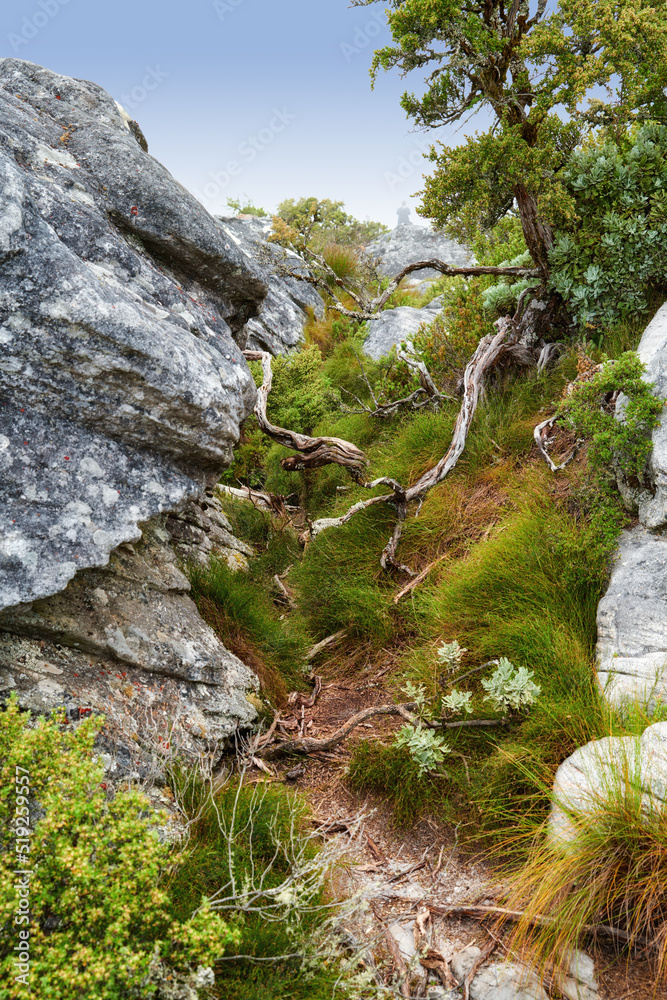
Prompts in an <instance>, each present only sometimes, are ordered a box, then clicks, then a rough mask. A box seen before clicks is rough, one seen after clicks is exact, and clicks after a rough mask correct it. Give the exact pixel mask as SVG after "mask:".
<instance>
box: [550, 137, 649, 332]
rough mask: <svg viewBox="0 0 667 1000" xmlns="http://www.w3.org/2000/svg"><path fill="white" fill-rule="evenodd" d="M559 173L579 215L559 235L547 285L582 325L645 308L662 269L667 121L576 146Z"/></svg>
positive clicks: (607, 320) (605, 321)
mask: <svg viewBox="0 0 667 1000" xmlns="http://www.w3.org/2000/svg"><path fill="white" fill-rule="evenodd" d="M562 177H563V180H564V182H565V184H566V186H567V188H568V190H569V192H570V193H571V194H572V196H573V197H574V199H575V204H576V210H577V213H578V216H579V219H578V222H577V227H576V229H574V228H573V229H568V230H567V231H565V232H562V233H560V234H559V235H558V236H557V239H556V242H555V244H554V248H553V250H552V252H551V256H550V264H551V267H552V272H551V282H552V287H553V288H554V289H555V290H556V291H557V292H560V294H561V295H562V296H563V298H564V299H565V301H566V302H567V303H568V305H569V308H570V310H571V311H572V313H573V315H574V316H575V317H576V319H577V321H578V322H579V323H580V324H581V325H582V326H587V325H600V324H607V323H610V322H615V321H617V320H619V319H623V318H626V317H630V316H632V315H633V314H634V313H638V312H640V313H641V312H643V311H644V310H645V309H646V306H647V301H648V296H649V293H650V288H651V286H652V285H658V286H660V287H662V288H663V290H664V275H665V271H666V270H667V126H665V125H644V126H642V127H641V128H639V129H636V130H634V131H631V132H630V133H629V134H628V137H627V138H626V139H624V140H623V141H622V142H621V143H619V144H616V143H612V142H609V141H607V142H603V143H601V144H600V145H596V146H592V147H585V148H583V149H579V150H577V151H575V152H574V153H573V154H572V156H571V158H570V161H569V163H568V165H567V167H566V169H565V171H564V172H563V175H562Z"/></svg>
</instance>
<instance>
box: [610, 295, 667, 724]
mask: <svg viewBox="0 0 667 1000" xmlns="http://www.w3.org/2000/svg"><path fill="white" fill-rule="evenodd" d="M638 353H639V356H640V358H641V360H642V361H643V362H644V364H645V365H646V368H647V372H646V379H647V380H648V381H650V382H652V383H654V384H655V391H656V392H657V394H658V395H659V396H660V397H661V398H662V399H665V400H667V304H665V305H663V306H662V307H661V308H660V309H659V310H658V312H657V313H656V315H655V316H654V318H653V319H652V321H651V322H650V323H649V325H648V326H647V328H646V330H645V331H644V334H643V336H642V339H641V341H640V344H639V347H638ZM619 416H621V417H622V406H621V407H620V411H619ZM647 479H648V481H649V483H650V488H649V489H641V490H635V489H632V488H631V487H629V486H627V485H626V486H624V487H623V492H624V495H625V496H626V499H627V500H628V502H629V503H630V504H631V505H632V506H634V507H635V509H636V510H637V511H638V514H639V522H640V523H639V524H638V525H637V526H636V527H634V528H632V529H631V530H630V531H625V532H623V534H622V536H621V539H620V542H619V546H618V551H617V554H616V559H615V562H614V566H613V570H612V574H611V579H610V582H609V587H608V590H607V593H606V594H605V596H604V597H603V599H602V600H601V602H600V605H599V607H598V622H597V624H598V645H597V657H598V679H599V682H600V685H601V687H602V689H603V690H604V692H605V695H606V697H607V698H608V699H609V700H610V701H611V702H612V703H614V704H620V703H622V702H624V701H626V702H632V701H636V700H638V701H640V702H643V703H644V704H646V705H648V707H649V710H651V711H652V710H653V709H654V708H655V706H656V704H657V702H658V700H664V699H665V698H666V697H667V535H666V534H665V528H667V410H666V411H665V414H664V415H663V417H662V419H661V422H660V425H659V426H658V427H657V428H656V429H655V431H654V432H653V451H652V455H651V458H650V461H649V464H648V472H647Z"/></svg>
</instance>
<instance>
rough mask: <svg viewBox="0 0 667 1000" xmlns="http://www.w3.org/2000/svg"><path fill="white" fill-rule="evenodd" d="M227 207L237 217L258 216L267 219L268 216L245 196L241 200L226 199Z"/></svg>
mask: <svg viewBox="0 0 667 1000" xmlns="http://www.w3.org/2000/svg"><path fill="white" fill-rule="evenodd" d="M227 205H228V206H229V208H231V209H232V210H233V211H234V212H236V214H237V215H258V216H259V217H260V218H268V216H269V213H268V212H266V211H265V210H264V209H263V208H260V207H259V205H255V204H254V203H253V202H252V201H251V200H250V198H249V197H248V195H247V194H244V195H243V196H242V197H241V198H228V199H227Z"/></svg>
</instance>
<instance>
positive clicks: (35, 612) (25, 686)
mask: <svg viewBox="0 0 667 1000" xmlns="http://www.w3.org/2000/svg"><path fill="white" fill-rule="evenodd" d="M164 520H165V518H164V516H163V517H161V518H158V519H156V520H154V521H152V522H150V523H149V524H144V525H142V528H143V538H142V540H141V541H140V542H139V543H138V544H136V545H132V544H129V543H125V544H123V545H121V546H119V547H118V548H117V549H116V551H115V552H113V553H112V555H111V558H110V561H109V564H108V566H105V567H102V568H96V569H88V570H86V571H84V572H82V573H78V574H77V575H76V577H75V578H74V579H73V580H72V581H71V582H70V584H69V585H68V586H67V587H66V589H65V590H63V591H62V592H61V593H59V594H57V595H55V596H52V597H49V598H46V599H44V600H40V601H35V602H33V603H32V604H30V605H23V606H22V607H20V608H15V609H12V610H6V611H5V612H4V613H3V615H2V616H0V697H1V696H6V695H7V694H8V693H9V692H10V691H15V692H16V694H17V695H18V699H19V703H20V705H21V706H22V707H23V708H26V709H31V710H33V711H35V712H39V713H44V712H49V711H51V710H52V709H53V708H55V707H56V706H60V705H64V706H65V708H66V709H67V710H68V711H69V712H70V713H71V715H72V717H74V718H78V715H79V709H80V708H82V707H83V708H92V709H93V710H98V711H101V712H104V714H105V715H106V716H107V723H106V727H105V732H106V733H107V734H110V735H111V736H114V735H118V736H119V737H120V740H119V741H120V743H123V742H124V743H125V745H129V746H132V744H131V743H129V744H128V740H129V739H130V737H131V736H132V734H133V733H136V734H138V735H139V736H140V737H141V738H142V739H143V740H144V741H148V742H150V741H151V740H152V741H153V742H155V741H156V740H157V738H158V736H162V737H165V738H169V737H167V736H166V734H167V733H168V727H170V726H173V735H172V737H171V741H172V742H173V743H181V744H185V745H186V746H190V747H193V748H194V747H196V748H199V749H201V746H202V742H203V744H204V745H207V744H209V743H210V742H212V741H215V740H219V739H221V738H222V737H224V736H227V735H228V734H229V733H231V732H232V731H233V730H234V729H235V728H236V727H237V726H238V725H239V724H247V723H249V722H250V721H251V720H252V719H253V718H254V716H255V711H254V709H253V708H252V707H251V705H250V704H249V703H248V702H247V701H246V699H245V697H244V692H245V691H246V690H249V689H253V688H256V687H257V680H256V678H255V677H254V675H253V674H252V673H251V672H250V670H249V669H248V668H247V667H246V666H245V664H243V663H242V662H241V661H240V660H239V659H237V657H235V656H233V655H232V654H231V653H229V652H228V651H227V650H226V649H225V647H224V646H223V645H222V643H221V642H220V640H219V639H218V637H217V636H216V635H215V633H214V632H213V631H212V630H211V629H210V628H209V627H208V626H207V625H206V624H205V623H204V622H203V621H202V619H201V618H200V616H199V614H198V612H197V609H196V607H195V605H194V603H193V602H192V600H191V599H190V598H189V597H188V596H187V591H188V590H189V589H190V585H189V583H188V581H187V579H186V578H185V577H184V576H183V574H182V573H181V571H180V570H179V569H178V567H177V565H176V559H175V556H174V553H173V551H172V549H171V547H170V545H169V542H170V535H169V533H168V532H167V531H165V529H164ZM119 741H118V740H115V741H114V743H117V742H119ZM137 754H138V750H137Z"/></svg>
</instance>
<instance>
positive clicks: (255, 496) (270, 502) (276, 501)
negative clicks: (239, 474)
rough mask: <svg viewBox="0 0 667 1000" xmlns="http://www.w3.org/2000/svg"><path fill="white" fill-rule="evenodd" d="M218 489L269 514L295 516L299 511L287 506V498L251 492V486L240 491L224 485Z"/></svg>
mask: <svg viewBox="0 0 667 1000" xmlns="http://www.w3.org/2000/svg"><path fill="white" fill-rule="evenodd" d="M216 488H217V489H218V490H219V491H220V492H221V493H226V494H227V496H230V497H236V499H238V500H248V501H249V502H250V503H252V504H253V506H254V507H257V508H259V509H260V510H263V511H266V513H267V514H280V515H282V516H289V514H290V513H292V514H294V513H296V512H297V511H298V510H299V508H298V507H291V506H290V505H289V504H286V503H285V497H282V496H279V495H278V494H276V493H260V491H259V490H251V489H250V487H249V486H244V487H243V488H242V489H238V488H237V487H236V486H225V485H224V484H223V483H218V486H217V487H216Z"/></svg>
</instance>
